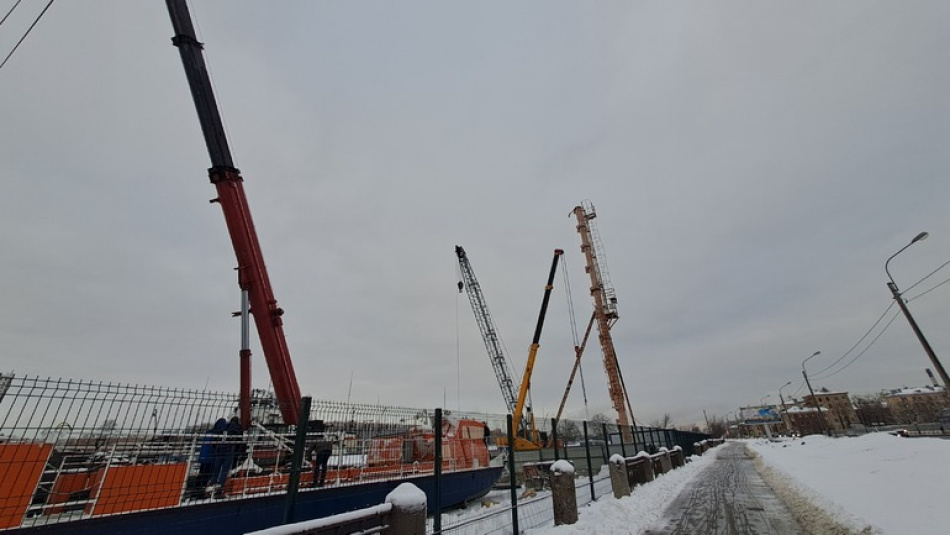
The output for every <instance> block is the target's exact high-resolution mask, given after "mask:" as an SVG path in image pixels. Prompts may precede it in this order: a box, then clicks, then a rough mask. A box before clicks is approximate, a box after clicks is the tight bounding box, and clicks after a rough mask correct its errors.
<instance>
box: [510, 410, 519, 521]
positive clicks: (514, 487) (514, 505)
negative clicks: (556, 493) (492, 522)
mask: <svg viewBox="0 0 950 535" xmlns="http://www.w3.org/2000/svg"><path fill="white" fill-rule="evenodd" d="M507 420H508V473H509V474H510V475H511V478H510V479H511V532H512V533H521V532H520V531H518V473H517V472H515V430H514V427H513V425H512V416H511V415H510V414H509V415H508V418H507Z"/></svg>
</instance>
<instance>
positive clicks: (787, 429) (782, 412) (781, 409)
mask: <svg viewBox="0 0 950 535" xmlns="http://www.w3.org/2000/svg"><path fill="white" fill-rule="evenodd" d="M790 384H792V382H791V381H789V382H787V383H785V384H784V385H782V386H780V387H778V399H779V401H781V402H782V404H781V405H779V408H778V413H779V415H780V416H781V417H782V424H783V425H785V432H786V433H789V434H791V427H792V426H790V425H788V422H786V421H785V416H786V415H785V398H783V397H782V389H783V388H785V387H786V386H788V385H790Z"/></svg>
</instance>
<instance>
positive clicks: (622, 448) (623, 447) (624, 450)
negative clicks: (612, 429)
mask: <svg viewBox="0 0 950 535" xmlns="http://www.w3.org/2000/svg"><path fill="white" fill-rule="evenodd" d="M617 430H618V431H620V454H621V455H623V458H624V459H626V458H627V446H626V444H624V443H623V429H621V426H619V425H618V426H617ZM631 436H634V435H633V434H632V433H631ZM633 444H634V449H636V444H637V440H636V438H634V439H633Z"/></svg>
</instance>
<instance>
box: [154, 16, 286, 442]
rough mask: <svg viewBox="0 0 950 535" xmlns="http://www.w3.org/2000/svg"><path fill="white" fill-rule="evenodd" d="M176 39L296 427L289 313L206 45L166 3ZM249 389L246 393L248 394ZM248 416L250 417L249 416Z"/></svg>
mask: <svg viewBox="0 0 950 535" xmlns="http://www.w3.org/2000/svg"><path fill="white" fill-rule="evenodd" d="M165 3H166V5H167V6H168V13H169V15H170V16H171V20H172V26H173V28H174V30H175V37H173V38H172V43H173V44H174V45H175V46H176V47H178V51H179V53H180V54H181V61H182V65H183V66H184V68H185V75H186V76H187V77H188V85H189V87H190V88H191V95H192V97H193V98H194V101H195V108H196V109H197V112H198V120H199V122H200V123H201V131H202V133H203V134H204V139H205V144H206V145H207V147H208V155H209V156H210V157H211V168H210V169H208V176H209V178H210V179H211V183H212V184H214V186H215V189H216V190H217V194H218V196H217V198H215V199H213V200H212V201H211V202H216V203H218V204H220V205H221V210H222V211H223V212H224V220H225V223H226V224H227V227H228V234H230V236H231V245H232V246H233V247H234V254H235V256H236V257H237V261H238V285H239V286H240V287H241V289H242V290H246V291H247V294H248V300H249V301H250V305H251V314H253V315H254V323H255V325H256V326H257V333H258V336H259V337H260V341H261V348H262V349H263V351H264V358H265V360H266V361H267V369H268V371H269V372H270V376H271V380H272V381H273V383H274V393H275V394H276V396H277V402H278V405H279V407H280V411H281V415H282V416H283V418H284V422H285V423H287V424H296V423H297V413H298V411H299V407H300V387H299V385H298V384H297V376H296V374H295V373H294V366H293V363H292V362H291V360H290V351H289V350H288V348H287V340H286V338H285V337H284V328H283V320H282V319H281V316H282V315H283V313H284V311H283V309H281V308H280V307H279V306H277V299H275V298H274V291H273V290H272V289H271V285H270V279H269V278H268V276H267V267H266V266H265V265H264V255H263V254H262V253H261V245H260V242H259V241H258V239H257V232H256V231H255V230H254V221H253V220H252V219H251V210H250V208H249V207H248V204H247V198H246V196H245V195H244V179H243V178H242V177H241V172H240V171H239V170H238V169H236V168H235V167H234V163H233V161H232V159H231V150H230V148H229V147H228V140H227V137H226V136H225V133H224V126H223V125H222V123H221V115H220V114H219V113H218V105H217V102H216V101H215V98H214V92H213V90H212V87H211V80H210V78H209V76H208V69H207V67H206V66H205V61H204V56H203V55H202V48H203V45H202V44H201V43H199V42H198V39H197V37H196V36H195V28H194V25H193V24H192V22H191V15H190V14H189V12H188V6H187V5H186V4H185V0H166V2H165ZM249 356H250V352H249V351H247V350H242V352H241V412H242V422H241V423H242V424H243V425H244V426H247V425H248V424H249V423H250V422H249V421H248V418H247V415H248V414H249V413H250V409H249V407H250V364H249ZM245 389H247V392H245ZM245 412H246V413H247V414H245Z"/></svg>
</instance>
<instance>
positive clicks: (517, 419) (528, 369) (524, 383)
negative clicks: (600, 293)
mask: <svg viewBox="0 0 950 535" xmlns="http://www.w3.org/2000/svg"><path fill="white" fill-rule="evenodd" d="M563 254H564V251H562V250H561V249H555V250H554V260H552V261H551V271H550V272H549V273H548V282H547V284H546V285H545V286H544V298H543V299H542V300H541V311H540V312H539V313H538V323H537V325H536V326H535V328H534V338H532V339H531V349H530V350H529V351H528V363H527V364H526V365H525V369H524V375H522V376H521V389H520V390H519V391H518V403H517V405H516V406H515V411H514V413H513V416H512V429H518V426H519V425H521V418H522V412H523V411H524V404H525V399H527V396H528V389H529V388H531V373H532V372H533V371H534V361H535V358H536V357H537V356H538V348H539V347H541V329H542V328H543V327H544V316H545V315H546V314H547V312H548V301H550V299H551V290H552V289H554V274H555V273H556V272H557V264H558V260H560V259H561V255H563ZM532 428H533V426H532ZM527 438H528V440H530V441H532V442H534V443H535V445H536V446H537V447H538V448H540V441H539V440H538V437H527Z"/></svg>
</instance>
